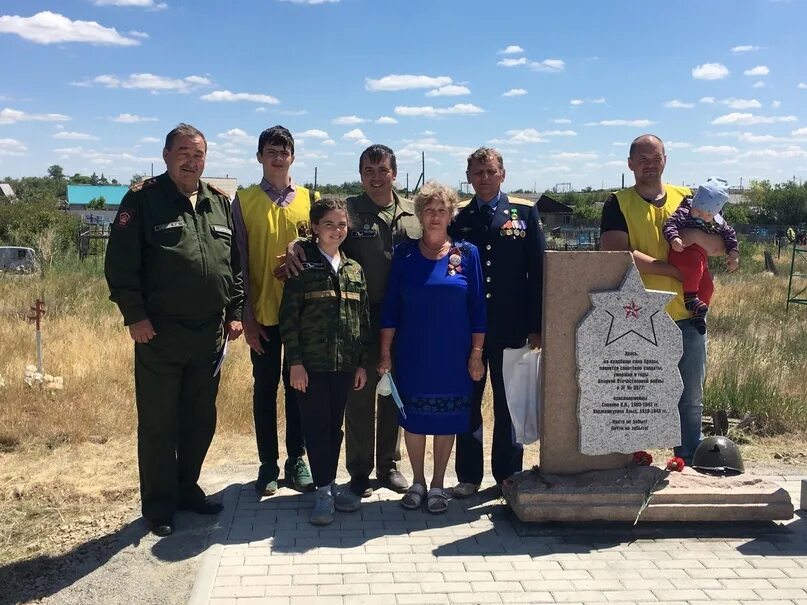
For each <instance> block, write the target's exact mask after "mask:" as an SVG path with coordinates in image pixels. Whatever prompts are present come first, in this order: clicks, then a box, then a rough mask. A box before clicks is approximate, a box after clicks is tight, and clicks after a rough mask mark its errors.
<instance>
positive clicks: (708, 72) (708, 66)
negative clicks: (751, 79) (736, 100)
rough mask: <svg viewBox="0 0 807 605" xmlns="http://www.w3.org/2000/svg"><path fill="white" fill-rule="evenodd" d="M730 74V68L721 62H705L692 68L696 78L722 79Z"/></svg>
mask: <svg viewBox="0 0 807 605" xmlns="http://www.w3.org/2000/svg"><path fill="white" fill-rule="evenodd" d="M728 75H729V69H728V67H726V66H725V65H722V64H721V63H704V64H703V65H698V66H697V67H693V68H692V77H693V78H695V79H696V80H722V79H723V78H725V77H727V76H728Z"/></svg>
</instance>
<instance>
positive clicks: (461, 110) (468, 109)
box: [395, 103, 485, 118]
mask: <svg viewBox="0 0 807 605" xmlns="http://www.w3.org/2000/svg"><path fill="white" fill-rule="evenodd" d="M484 111H485V110H484V109H482V108H481V107H478V106H476V105H473V104H472V103H458V104H456V105H452V106H451V107H438V108H434V107H432V106H430V105H427V106H425V107H408V106H405V105H398V106H397V107H395V113H396V114H397V115H399V116H420V117H427V118H434V117H437V116H442V115H473V114H477V113H484Z"/></svg>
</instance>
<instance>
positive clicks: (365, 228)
mask: <svg viewBox="0 0 807 605" xmlns="http://www.w3.org/2000/svg"><path fill="white" fill-rule="evenodd" d="M350 237H355V238H358V239H367V238H370V237H378V227H376V226H375V225H371V224H370V223H365V224H363V225H362V226H361V228H360V229H353V230H351V232H350Z"/></svg>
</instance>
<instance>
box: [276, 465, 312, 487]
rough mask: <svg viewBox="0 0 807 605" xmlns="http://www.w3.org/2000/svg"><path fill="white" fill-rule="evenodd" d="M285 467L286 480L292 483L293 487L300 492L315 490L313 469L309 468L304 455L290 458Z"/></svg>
mask: <svg viewBox="0 0 807 605" xmlns="http://www.w3.org/2000/svg"><path fill="white" fill-rule="evenodd" d="M283 468H284V470H285V472H286V481H288V482H289V483H291V485H292V487H293V488H294V489H296V490H297V491H298V492H311V491H314V480H313V479H312V478H311V471H309V470H308V465H307V464H306V463H305V460H303V459H302V457H300V458H293V459H292V458H289V459H288V460H286V464H285V465H284V467H283Z"/></svg>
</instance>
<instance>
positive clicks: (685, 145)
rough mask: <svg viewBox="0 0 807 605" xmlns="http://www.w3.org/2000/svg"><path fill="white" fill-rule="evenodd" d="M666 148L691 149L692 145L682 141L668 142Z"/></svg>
mask: <svg viewBox="0 0 807 605" xmlns="http://www.w3.org/2000/svg"><path fill="white" fill-rule="evenodd" d="M664 147H665V148H666V149H689V148H690V147H692V145H691V144H690V143H684V142H681V141H667V142H666V143H664Z"/></svg>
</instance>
